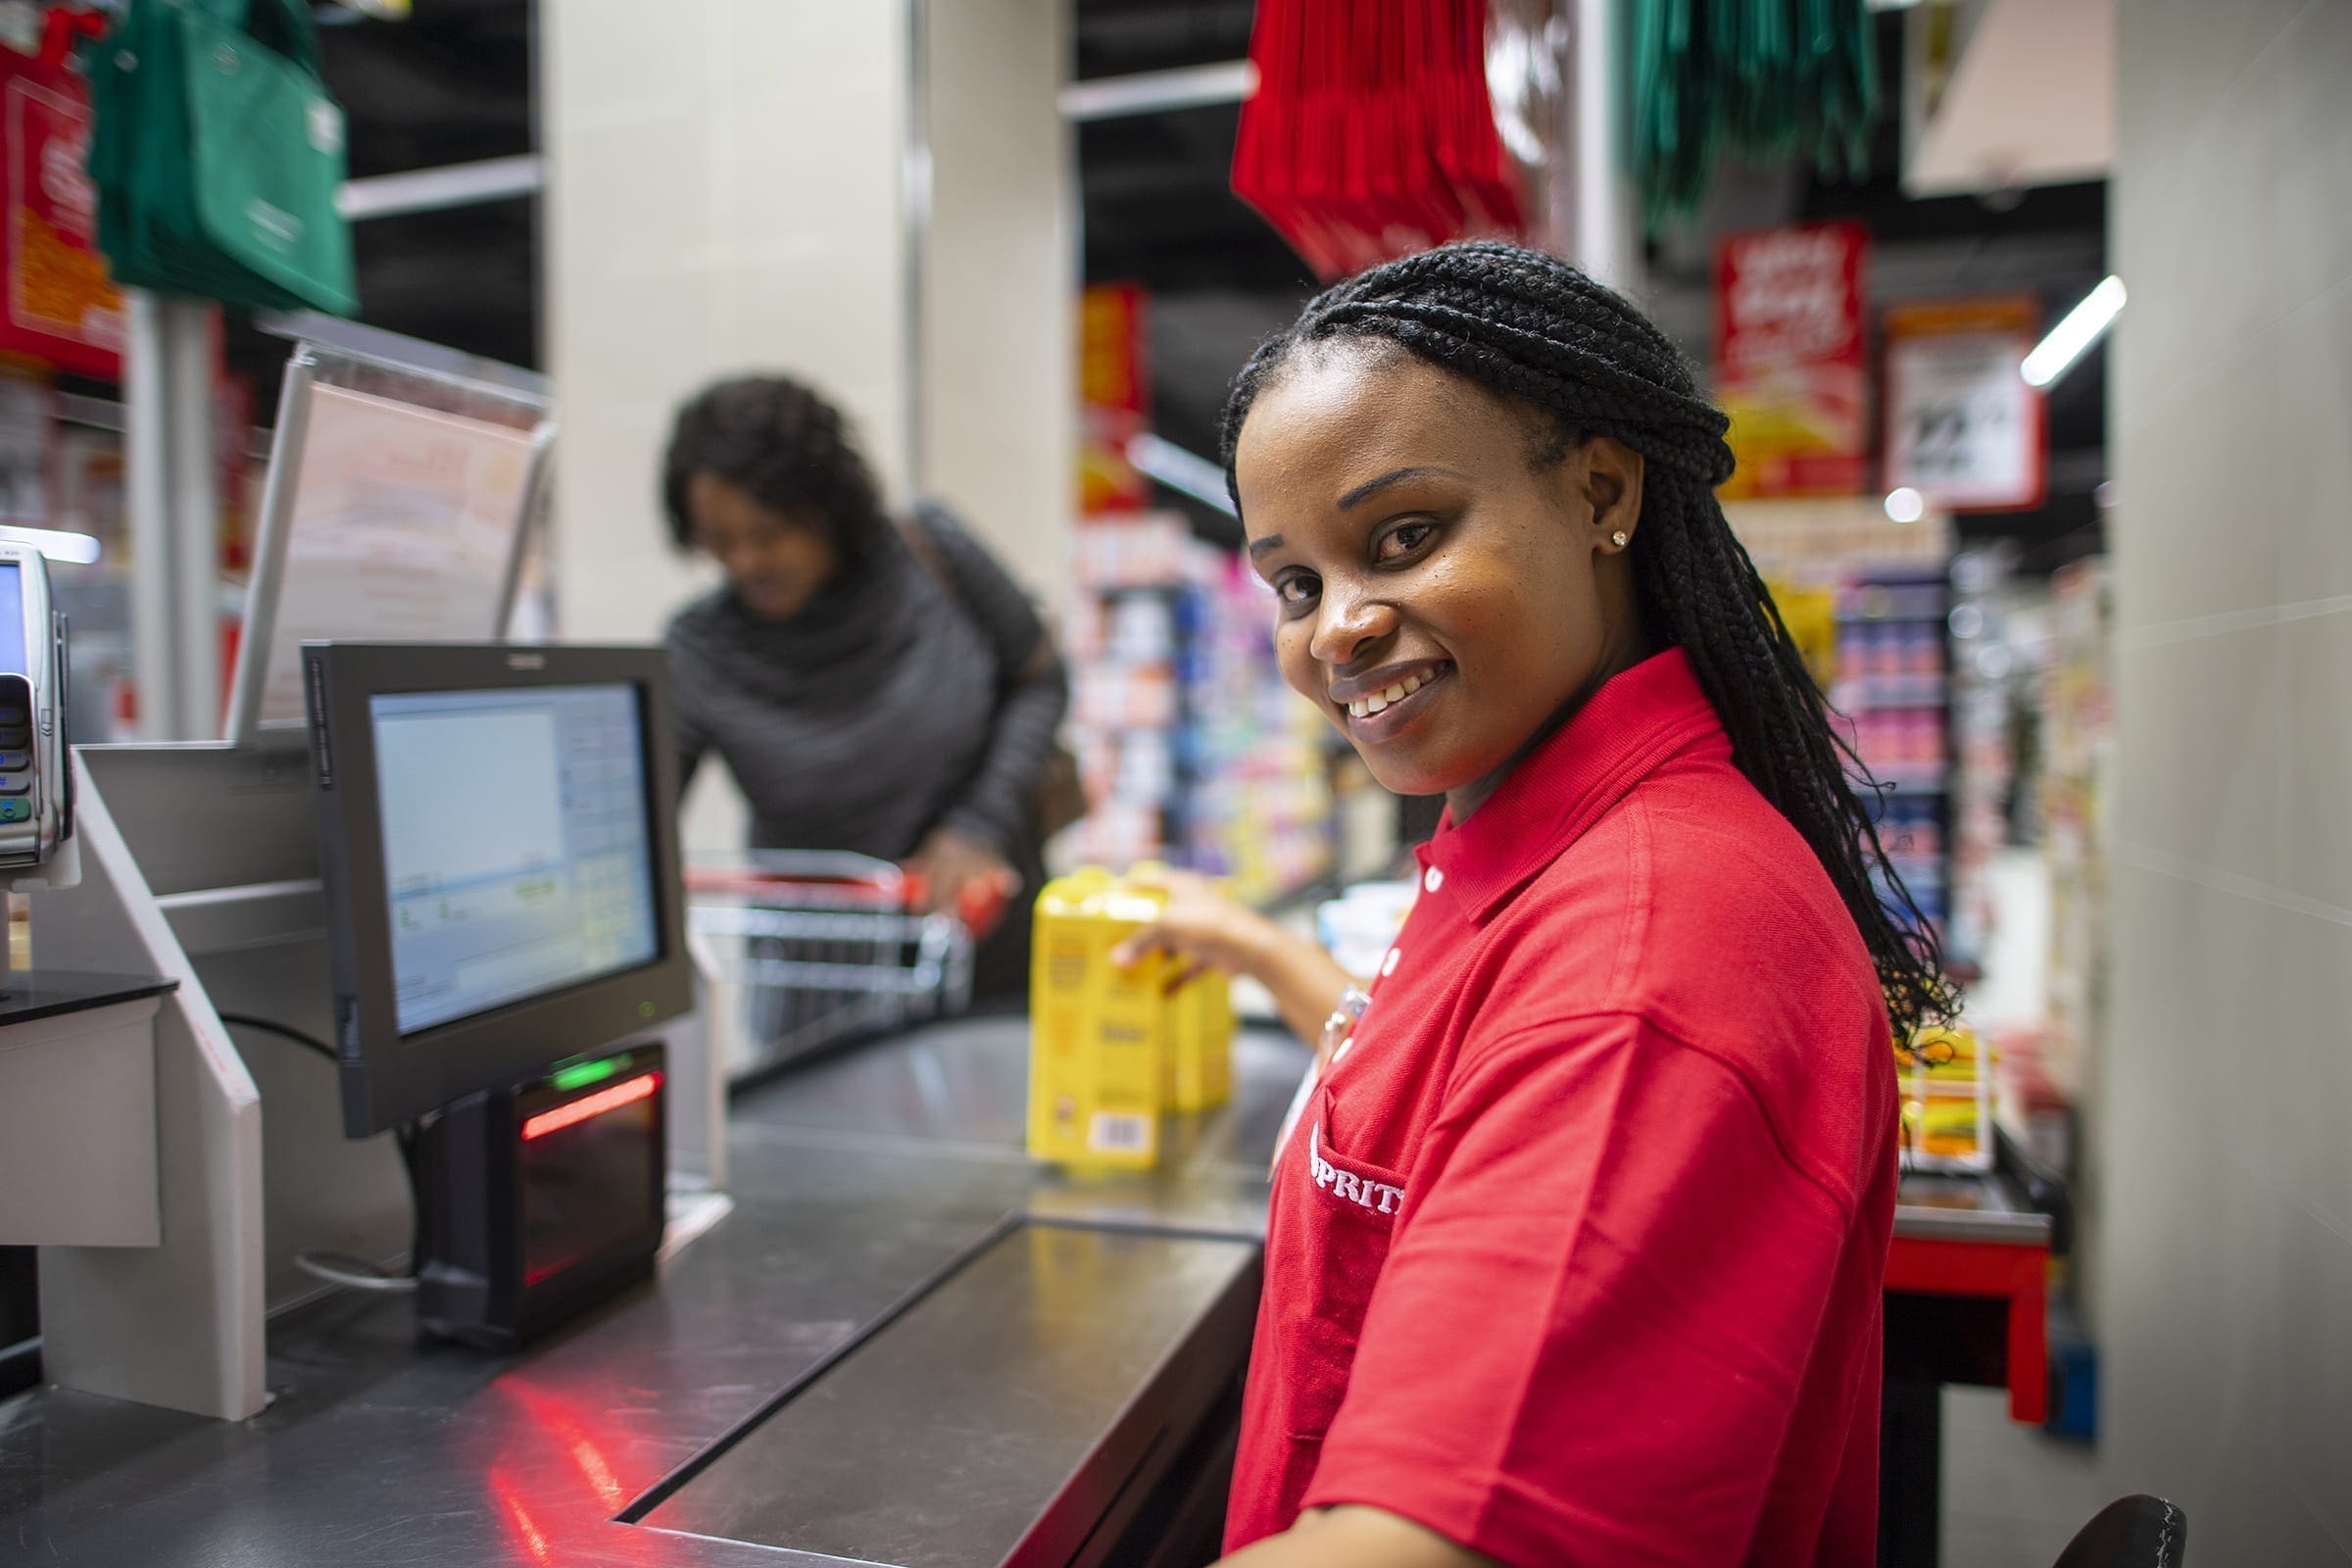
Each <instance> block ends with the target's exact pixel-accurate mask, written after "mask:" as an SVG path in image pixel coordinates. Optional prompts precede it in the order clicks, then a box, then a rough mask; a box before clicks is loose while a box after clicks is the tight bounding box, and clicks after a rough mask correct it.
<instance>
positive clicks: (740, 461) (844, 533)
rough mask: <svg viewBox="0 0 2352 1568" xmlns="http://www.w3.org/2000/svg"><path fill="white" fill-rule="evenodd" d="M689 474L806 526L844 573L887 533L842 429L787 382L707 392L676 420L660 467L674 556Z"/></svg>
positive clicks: (684, 543)
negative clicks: (819, 532)
mask: <svg viewBox="0 0 2352 1568" xmlns="http://www.w3.org/2000/svg"><path fill="white" fill-rule="evenodd" d="M698 473H708V474H710V475H711V476H712V477H713V478H717V479H723V480H725V481H726V482H727V483H728V484H731V485H733V486H735V487H736V488H737V489H739V490H742V491H745V492H746V493H748V494H749V495H750V496H751V497H752V498H753V499H754V500H756V501H758V502H760V504H761V505H762V506H765V507H768V508H770V509H772V510H774V511H776V512H783V513H790V514H794V515H801V516H805V517H808V518H809V519H810V520H812V521H814V522H815V523H816V524H817V525H818V526H819V527H821V528H822V529H823V530H824V533H825V536H826V538H827V539H829V540H830V541H831V542H832V545H833V548H834V551H835V553H836V554H838V555H839V556H840V558H841V560H842V564H844V565H856V564H858V563H860V562H862V561H864V560H865V559H866V557H867V556H868V555H869V554H871V552H872V550H873V548H874V543H875V541H876V540H877V539H879V538H880V537H882V535H883V534H884V533H885V532H886V531H887V530H888V529H889V527H890V519H889V517H888V516H887V515H885V514H884V512H883V510H882V495H881V491H880V489H879V488H878V487H877V486H876V485H875V483H874V475H873V470H872V469H870V468H868V467H867V466H865V459H864V458H862V457H860V456H858V448H857V447H856V445H855V444H854V443H853V441H852V439H851V432H850V424H849V420H848V419H846V418H845V417H843V416H842V412H841V411H840V410H839V409H837V408H835V407H834V406H833V405H832V404H830V403H828V402H826V401H825V399H824V398H823V397H821V396H819V395H818V394H817V393H816V391H815V390H814V389H812V388H810V387H809V386H807V385H806V384H804V383H802V382H799V381H795V380H793V379H791V378H790V377H789V376H782V375H745V376H737V377H734V378H732V379H729V380H725V381H717V382H713V383H712V384H711V385H710V386H707V387H705V388H704V389H703V390H702V391H700V392H698V393H696V394H695V395H694V397H693V398H692V399H690V400H689V401H688V402H687V403H686V405H685V406H684V407H683V408H681V409H679V410H678V416H677V420H676V422H675V423H674V424H673V425H672V426H671V427H670V434H669V451H668V454H667V456H666V457H664V459H663V460H662V507H663V510H664V511H665V512H667V513H668V515H669V532H670V537H671V538H672V539H674V540H676V541H677V543H678V547H679V548H680V549H692V548H693V545H694V519H693V517H692V516H691V515H689V514H688V512H687V507H686V492H687V487H688V486H689V485H690V484H691V483H692V482H693V480H694V476H695V475H696V474H698Z"/></svg>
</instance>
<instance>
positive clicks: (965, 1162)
mask: <svg viewBox="0 0 2352 1568" xmlns="http://www.w3.org/2000/svg"><path fill="white" fill-rule="evenodd" d="M1236 1050H1237V1056H1236V1063H1235V1065H1236V1098H1235V1100H1234V1102H1233V1103H1231V1104H1229V1105H1228V1106H1226V1107H1225V1108H1223V1109H1222V1110H1219V1111H1217V1112H1215V1113H1213V1114H1211V1115H1209V1116H1207V1117H1205V1118H1202V1119H1201V1120H1200V1121H1199V1122H1198V1123H1197V1124H1196V1125H1194V1126H1192V1127H1190V1128H1189V1129H1188V1135H1187V1137H1186V1139H1185V1140H1184V1142H1183V1143H1182V1145H1181V1146H1180V1147H1179V1148H1178V1150H1177V1151H1176V1152H1175V1153H1174V1154H1173V1156H1172V1157H1171V1159H1170V1160H1169V1162H1168V1166H1167V1168H1166V1169H1165V1170H1164V1171H1163V1172H1162V1173H1160V1174H1159V1175H1158V1176H1156V1177H1153V1178H1151V1179H1149V1180H1137V1181H1104V1182H1101V1183H1079V1182H1071V1181H1067V1180H1064V1179H1062V1178H1059V1177H1057V1176H1055V1175H1054V1174H1053V1173H1051V1172H1048V1171H1045V1170H1042V1169H1041V1168H1039V1167H1037V1166H1035V1165H1033V1164H1032V1163H1031V1162H1030V1161H1029V1160H1028V1159H1027V1157H1026V1156H1025V1155H1024V1154H1023V1153H1022V1150H1021V1144H1022V1117H1023V1113H1024V1106H1025V1101H1024V1083H1025V1070H1026V1053H1027V1025H1026V1022H1025V1021H1023V1020H1020V1019H967V1020H960V1021H956V1022H950V1023H944V1024H938V1025H934V1026H931V1027H929V1028H926V1029H923V1030H920V1031H917V1032H914V1033H912V1034H908V1035H905V1036H901V1037H898V1038H895V1039H889V1040H884V1041H878V1042H874V1043H871V1044H869V1045H866V1046H863V1047H859V1048H857V1049H855V1050H853V1051H851V1052H849V1053H847V1054H841V1055H838V1056H835V1057H833V1058H831V1059H829V1060H825V1061H822V1062H818V1063H815V1064H812V1065H810V1066H809V1067H807V1068H804V1069H803V1070H801V1071H799V1072H797V1073H795V1074H794V1075H793V1076H791V1077H789V1078H787V1079H785V1080H783V1081H782V1082H779V1083H776V1084H773V1085H771V1086H768V1087H766V1088H763V1089H760V1090H758V1091H755V1092H752V1093H750V1094H748V1095H745V1096H743V1097H741V1098H739V1099H738V1100H737V1102H736V1103H735V1105H734V1113H733V1115H732V1116H731V1118H730V1120H729V1124H728V1131H727V1142H728V1155H729V1170H730V1186H731V1189H732V1198H733V1201H734V1208H733V1212H732V1213H729V1214H728V1215H726V1217H725V1218H724V1219H722V1220H721V1221H719V1222H718V1223H717V1224H715V1225H714V1226H712V1227H711V1228H710V1229H709V1230H708V1231H707V1232H705V1233H704V1234H701V1235H699V1236H695V1237H693V1238H692V1239H690V1240H683V1241H682V1243H678V1242H676V1241H675V1239H673V1246H672V1247H671V1248H670V1249H669V1250H667V1251H666V1252H665V1254H664V1256H663V1258H662V1262H661V1265H660V1276H659V1280H658V1283H657V1284H656V1285H654V1286H652V1287H648V1288H641V1289H639V1290H638V1291H636V1292H634V1293H632V1294H629V1295H626V1296H623V1297H620V1298H618V1299H614V1300H613V1301H612V1302H610V1303H609V1304H607V1305H606V1306H605V1307H603V1308H601V1309H599V1310H597V1311H596V1312H594V1313H592V1314H591V1315H589V1316H588V1317H586V1318H585V1319H583V1320H581V1321H580V1322H578V1323H577V1324H576V1325H575V1326H573V1327H572V1328H570V1329H568V1330H565V1331H562V1332H560V1333H559V1334H557V1335H556V1336H554V1337H553V1338H551V1339H550V1340H548V1341H544V1342H542V1343H541V1344H540V1345H539V1346H537V1347H534V1348H531V1349H530V1350H527V1351H525V1352H524V1353H523V1354H521V1355H520V1356H518V1357H515V1358H500V1357H489V1356H484V1355H482V1354H480V1353H478V1352H475V1351H472V1350H469V1349H466V1348H460V1347H456V1346H430V1347H423V1346H419V1344H418V1342H417V1330H416V1309H415V1306H414V1304H413V1302H411V1301H410V1300H407V1299H398V1298H387V1297H366V1296H360V1295H356V1294H342V1295H336V1296H331V1297H328V1298H326V1299H320V1300H319V1301H316V1302H314V1303H311V1304H309V1305H306V1306H304V1307H302V1308H300V1309H299V1310H297V1311H295V1312H293V1313H290V1314H288V1315H286V1316H285V1317H282V1318H280V1319H278V1320H277V1321H275V1322H273V1323H272V1324H271V1325H270V1337H269V1353H268V1362H267V1367H268V1386H269V1397H270V1404H269V1408H267V1409H266V1410H264V1411H263V1412H262V1413H261V1414H259V1415H257V1416H255V1417H253V1418H251V1419H249V1420H245V1421H238V1422H221V1421H215V1420H208V1419H205V1418H203V1417H200V1416H196V1415H188V1414H180V1413H176V1412H172V1411H167V1410H163V1409H158V1408H154V1407H152V1406H147V1405H142V1404H135V1403H130V1402H127V1401H123V1400H117V1399H109V1398H102V1397H95V1396H91V1395H87V1394H81V1393H76V1392H73V1391H70V1390H62V1389H47V1390H42V1391H38V1392H35V1393H30V1394H26V1395H23V1396H20V1397H17V1398H16V1399H14V1400H10V1401H7V1402H5V1403H0V1543H6V1544H8V1545H9V1551H14V1550H15V1549H17V1547H18V1545H20V1544H21V1546H22V1548H23V1551H24V1553H25V1560H27V1561H32V1562H55V1563H60V1564H92V1565H99V1564H105V1565H117V1564H125V1563H141V1564H154V1565H158V1568H161V1565H166V1564H175V1563H188V1564H206V1565H213V1564H220V1565H227V1564H238V1565H246V1564H257V1565H258V1564H273V1563H306V1564H308V1563H322V1562H332V1563H336V1564H338V1565H341V1568H369V1565H382V1568H393V1565H395V1564H398V1565H410V1564H415V1563H418V1562H433V1563H451V1564H457V1563H464V1564H467V1565H472V1564H494V1563H502V1564H503V1563H513V1564H527V1565H546V1564H558V1563H560V1564H567V1565H569V1564H578V1565H583V1568H586V1565H600V1568H601V1565H608V1564H609V1565H623V1564H629V1565H639V1564H676V1565H681V1568H701V1565H713V1568H715V1565H721V1564H741V1565H744V1568H752V1565H778V1564H791V1563H809V1564H816V1563H820V1562H833V1561H839V1560H841V1559H844V1558H846V1559H850V1560H852V1561H858V1562H863V1563H886V1564H894V1565H906V1568H948V1565H965V1564H970V1565H980V1564H991V1565H993V1564H999V1563H1023V1564H1028V1563H1038V1564H1043V1563H1054V1564H1062V1563H1119V1564H1147V1563H1156V1562H1162V1561H1164V1562H1168V1563H1171V1564H1174V1563H1183V1562H1201V1561H1206V1560H1208V1559H1209V1558H1210V1557H1212V1556H1213V1555H1214V1545H1215V1536H1216V1532H1217V1530H1218V1529H1219V1528H1220V1526H1221V1522H1222V1517H1223V1510H1224V1490H1225V1485H1226V1479H1227V1476H1228V1475H1229V1474H1230V1467H1231V1463H1232V1443H1233V1437H1234V1433H1235V1424H1236V1422H1237V1420H1238V1415H1239V1398H1238V1395H1239V1380H1240V1377H1241V1374H1242V1371H1243V1368H1244V1365H1245V1362H1246V1360H1247V1355H1248V1349H1249V1342H1250V1329H1251V1326H1252V1323H1253V1321H1254V1315H1255V1309H1256V1299H1257V1289H1258V1251H1259V1247H1258V1237H1259V1235H1260V1233H1261V1232H1262V1228H1263V1221H1264V1194H1265V1187H1266V1183H1265V1168H1266V1160H1267V1158H1268V1155H1269V1154H1270V1152H1271V1149H1272V1145H1273V1139H1274V1135H1275V1132H1276V1129H1277V1127H1278V1125H1279V1122H1280V1118H1281V1115H1282V1112H1283V1109H1284V1108H1285V1106H1286V1104H1287V1103H1288V1102H1289V1099H1290V1095H1291V1091H1292V1090H1293V1088H1294V1087H1295V1086H1296V1084H1297V1081H1298V1078H1299V1073H1300V1072H1301V1071H1303V1069H1304V1066H1305V1063H1306V1059H1307V1054H1306V1052H1305V1050H1304V1048H1303V1047H1301V1046H1299V1044H1297V1043H1296V1042H1295V1041H1293V1040H1291V1039H1290V1038H1289V1037H1288V1036H1284V1035H1276V1034H1271V1033H1260V1032H1254V1031H1253V1032H1246V1033H1245V1034H1244V1035H1243V1036H1242V1038H1241V1039H1240V1041H1239V1042H1238V1044H1237V1047H1236ZM673 1229H674V1227H673ZM9 1551H0V1557H6V1556H8V1555H9Z"/></svg>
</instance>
